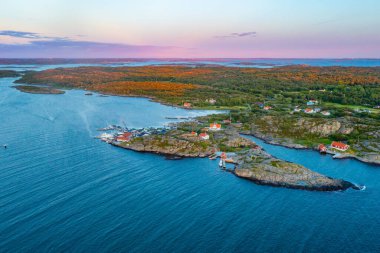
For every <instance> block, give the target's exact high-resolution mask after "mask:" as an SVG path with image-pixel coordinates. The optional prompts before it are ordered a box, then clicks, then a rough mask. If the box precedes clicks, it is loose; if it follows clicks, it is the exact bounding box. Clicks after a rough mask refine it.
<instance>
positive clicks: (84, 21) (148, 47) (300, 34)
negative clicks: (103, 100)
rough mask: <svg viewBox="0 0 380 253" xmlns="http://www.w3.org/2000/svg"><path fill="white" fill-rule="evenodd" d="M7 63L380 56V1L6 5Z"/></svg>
mask: <svg viewBox="0 0 380 253" xmlns="http://www.w3.org/2000/svg"><path fill="white" fill-rule="evenodd" d="M7 57H17V58H30V57H60V58H65V57H66V58H73V57H75V58H86V57H91V58H95V57H98V58H103V57H110V58H112V57H119V58H125V57H126V58H127V57H143V58H153V57H160V58H174V57H179V58H186V57H191V58H205V57H212V58H223V57H224V58H243V57H244V58H380V1H379V0H360V1H359V0H307V1H301V0H265V1H264V0H192V1H188V0H134V1H131V0H112V1H111V0H9V1H8V0H5V1H2V3H1V9H0V58H7Z"/></svg>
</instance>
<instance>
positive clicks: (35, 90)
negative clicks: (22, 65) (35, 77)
mask: <svg viewBox="0 0 380 253" xmlns="http://www.w3.org/2000/svg"><path fill="white" fill-rule="evenodd" d="M13 87H14V88H15V89H17V90H19V91H21V92H25V93H32V94H55V95H59V94H64V93H65V92H64V91H63V90H59V89H54V88H51V87H42V86H32V85H16V86H13Z"/></svg>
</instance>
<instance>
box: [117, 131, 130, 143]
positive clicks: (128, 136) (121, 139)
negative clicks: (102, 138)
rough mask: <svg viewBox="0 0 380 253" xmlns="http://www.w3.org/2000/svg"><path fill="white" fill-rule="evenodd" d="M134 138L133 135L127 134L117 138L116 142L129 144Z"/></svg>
mask: <svg viewBox="0 0 380 253" xmlns="http://www.w3.org/2000/svg"><path fill="white" fill-rule="evenodd" d="M131 137H132V133H129V132H125V133H123V134H121V135H119V136H117V138H116V141H118V142H127V141H130V140H131Z"/></svg>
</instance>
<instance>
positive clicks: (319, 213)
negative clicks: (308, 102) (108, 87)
mask: <svg viewBox="0 0 380 253" xmlns="http://www.w3.org/2000/svg"><path fill="white" fill-rule="evenodd" d="M14 80H15V79H13V78H2V79H0V144H3V143H7V144H8V149H0V252H232V251H235V252H337V251H338V252H378V251H380V240H379V238H380V215H379V211H380V203H379V201H380V167H375V166H370V165H366V164H363V163H360V162H357V161H354V160H333V159H332V158H331V157H330V156H320V155H319V154H318V153H316V152H312V151H299V150H290V149H286V148H282V147H276V146H271V145H267V144H265V143H262V142H261V141H260V140H256V141H257V142H258V143H259V144H261V145H262V146H263V147H264V148H265V149H266V150H267V151H268V152H270V153H271V154H273V155H275V156H277V157H279V158H282V159H286V160H289V161H294V162H298V163H300V164H303V165H305V166H308V167H309V168H311V169H313V170H315V171H318V172H321V173H324V174H326V175H329V176H333V177H339V178H344V179H346V180H349V181H351V182H354V183H359V184H364V185H366V186H367V189H366V190H365V191H353V190H349V191H346V192H331V193H324V192H308V191H300V190H291V189H283V188H273V187H267V186H258V185H255V184H253V183H251V182H249V181H246V180H242V179H239V178H236V177H234V176H233V175H231V174H229V173H225V172H223V171H220V170H219V169H218V168H217V167H218V166H217V162H216V161H210V160H209V159H184V160H179V161H169V160H165V159H164V158H163V157H161V156H156V155H153V154H142V153H136V152H133V151H128V150H123V149H119V148H115V147H112V146H110V145H107V144H105V143H102V142H100V141H99V140H96V139H94V138H93V136H95V135H96V134H98V132H97V131H96V129H97V128H99V127H104V126H106V125H108V124H121V123H122V122H123V121H125V122H126V124H127V125H128V126H129V127H145V126H162V125H163V124H165V123H167V119H165V117H167V116H169V117H170V116H195V115H200V114H204V113H206V112H198V111H188V110H182V109H176V108H173V107H167V106H163V105H160V104H157V103H153V102H150V101H148V100H146V99H140V98H122V97H99V96H97V95H94V96H85V95H84V92H83V91H77V90H73V91H67V92H66V94H64V95H34V94H26V93H21V92H18V91H17V90H15V89H14V88H11V87H10V86H12V85H13V84H12V82H13V81H14Z"/></svg>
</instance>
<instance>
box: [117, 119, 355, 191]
mask: <svg viewBox="0 0 380 253" xmlns="http://www.w3.org/2000/svg"><path fill="white" fill-rule="evenodd" d="M189 126H191V128H192V129H194V124H193V122H192V123H189V122H188V123H179V125H178V127H177V128H175V129H173V130H171V131H169V132H167V133H165V134H162V135H159V134H154V135H148V136H142V137H138V138H134V139H132V140H131V141H128V142H112V143H111V144H112V145H114V146H117V147H120V148H125V149H129V150H133V151H136V152H145V153H153V154H158V155H163V156H166V157H169V158H171V157H173V158H175V159H180V158H206V157H210V156H213V155H215V154H216V153H217V151H219V150H221V149H225V150H228V151H230V152H232V153H234V156H233V162H232V163H233V164H234V169H233V171H232V173H233V174H234V175H235V176H237V177H240V178H243V179H247V180H250V181H252V182H254V183H256V184H259V185H269V186H277V187H285V188H292V189H302V190H310V191H341V190H347V189H349V188H352V189H356V190H359V189H360V188H359V187H358V186H356V185H354V184H352V183H350V182H347V181H345V180H342V179H333V178H330V177H327V176H324V175H321V174H319V173H316V172H313V171H311V170H309V169H307V168H305V167H303V166H301V165H298V164H295V163H290V162H286V161H283V160H280V159H277V158H275V157H273V156H271V155H270V154H268V153H266V152H265V151H264V150H262V149H261V148H260V147H259V146H258V145H256V143H254V142H253V141H251V140H248V139H246V138H243V137H241V136H240V134H239V132H238V131H237V129H236V128H234V127H232V126H229V127H226V128H225V129H223V130H220V131H216V132H209V133H208V134H210V138H209V139H207V140H202V139H200V138H199V136H197V135H195V134H194V132H193V134H190V133H189V132H187V130H186V127H189ZM197 126H198V127H199V128H202V129H204V125H202V123H197Z"/></svg>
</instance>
